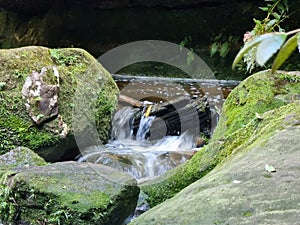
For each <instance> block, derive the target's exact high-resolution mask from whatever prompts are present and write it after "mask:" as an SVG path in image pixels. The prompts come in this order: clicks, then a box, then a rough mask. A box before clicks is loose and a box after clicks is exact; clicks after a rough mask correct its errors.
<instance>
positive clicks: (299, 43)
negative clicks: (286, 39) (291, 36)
mask: <svg viewBox="0 0 300 225" xmlns="http://www.w3.org/2000/svg"><path fill="white" fill-rule="evenodd" d="M297 44H298V50H299V53H300V34H299V33H298V39H297Z"/></svg>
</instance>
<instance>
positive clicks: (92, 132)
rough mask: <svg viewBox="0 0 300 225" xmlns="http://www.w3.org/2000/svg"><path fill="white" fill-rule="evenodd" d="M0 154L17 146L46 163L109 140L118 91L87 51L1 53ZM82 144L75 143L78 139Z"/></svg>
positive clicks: (32, 49)
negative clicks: (32, 153) (29, 150)
mask: <svg viewBox="0 0 300 225" xmlns="http://www.w3.org/2000/svg"><path fill="white" fill-rule="evenodd" d="M0 62H1V63H0V68H1V70H0V83H1V84H2V85H1V92H0V100H1V102H3V104H1V105H0V116H1V118H5V119H4V120H1V121H0V131H1V133H0V140H1V142H0V153H5V152H7V151H9V150H11V149H13V148H15V147H17V146H24V147H28V148H30V149H32V150H34V151H36V152H37V153H38V154H39V155H40V156H42V157H43V158H45V159H46V160H47V161H57V160H60V159H61V158H62V157H64V156H65V155H67V154H69V155H70V156H74V155H76V154H78V146H77V145H79V144H80V148H83V147H85V146H88V145H94V144H95V143H94V140H98V139H99V142H106V141H107V140H108V139H109V131H110V128H111V124H110V122H111V117H112V113H113V111H114V109H115V107H116V105H117V95H118V92H119V91H118V88H117V86H116V84H115V82H114V81H113V79H112V77H111V76H110V74H109V73H108V72H107V71H106V70H105V69H104V68H103V67H102V66H101V65H100V64H99V63H98V61H97V60H96V59H94V58H93V57H92V56H91V55H90V54H89V53H87V52H86V51H84V50H82V49H75V48H68V49H48V48H45V47H35V46H32V47H24V48H17V49H8V50H3V49H2V50H0ZM75 135H76V136H77V137H79V139H80V138H81V139H80V140H78V139H77V140H76V141H77V145H76V142H75V138H74V136H75Z"/></svg>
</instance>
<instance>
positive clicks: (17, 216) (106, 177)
mask: <svg viewBox="0 0 300 225" xmlns="http://www.w3.org/2000/svg"><path fill="white" fill-rule="evenodd" d="M0 177H1V178H0V181H1V186H0V188H1V189H0V202H1V204H0V223H1V220H2V222H4V223H5V224H12V223H16V224H70V225H71V224H91V225H92V224H95V225H120V224H122V223H123V222H124V221H125V220H126V219H127V218H128V217H129V216H130V215H131V214H132V213H133V211H134V209H135V206H136V202H137V198H138V195H139V187H138V186H137V182H136V180H135V179H133V178H132V177H131V176H129V175H127V174H125V173H122V172H120V171H118V170H115V169H112V168H111V167H106V166H103V165H97V164H89V163H76V162H60V163H54V164H51V165H47V166H27V167H22V168H20V167H19V168H8V169H6V170H4V169H2V170H0Z"/></svg>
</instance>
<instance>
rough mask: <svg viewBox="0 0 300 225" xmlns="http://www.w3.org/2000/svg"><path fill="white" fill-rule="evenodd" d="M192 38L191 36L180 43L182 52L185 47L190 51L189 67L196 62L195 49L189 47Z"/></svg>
mask: <svg viewBox="0 0 300 225" xmlns="http://www.w3.org/2000/svg"><path fill="white" fill-rule="evenodd" d="M191 42H192V38H191V36H186V37H185V38H184V39H183V40H182V41H181V42H180V43H179V46H180V51H182V49H183V47H186V48H188V49H189V50H190V51H188V53H187V56H186V63H187V65H191V63H192V62H193V61H194V49H193V48H191V47H189V45H191Z"/></svg>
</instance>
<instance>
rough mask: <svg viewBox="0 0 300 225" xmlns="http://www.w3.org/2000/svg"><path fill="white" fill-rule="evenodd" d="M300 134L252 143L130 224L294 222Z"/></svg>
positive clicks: (292, 131) (298, 216)
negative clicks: (268, 166) (267, 166)
mask: <svg viewBox="0 0 300 225" xmlns="http://www.w3.org/2000/svg"><path fill="white" fill-rule="evenodd" d="M299 135H300V127H299V126H298V127H293V128H288V129H285V130H282V131H278V132H277V133H276V134H275V135H274V136H272V137H270V138H267V139H263V140H261V141H260V142H257V143H256V144H255V145H254V146H251V147H249V148H248V149H245V151H243V152H241V153H239V154H237V155H234V156H232V157H231V159H229V160H227V161H226V162H225V163H224V164H222V165H220V166H218V167H216V168H215V169H214V170H213V171H212V172H211V173H209V174H208V175H207V176H205V177H204V178H202V179H200V180H199V181H197V182H195V183H194V184H192V185H190V186H189V187H187V188H186V189H184V190H183V191H181V192H180V193H179V194H178V195H176V196H175V197H174V198H172V199H170V200H167V201H166V202H164V203H162V204H161V205H158V206H157V207H155V208H153V209H151V210H149V211H148V212H146V213H144V214H142V215H141V216H140V217H138V218H137V219H136V220H135V221H133V223H131V224H139V225H142V224H156V225H158V224H161V225H163V224H178V225H179V224H188V225H192V224H195V225H196V224H197V225H199V224H298V222H299V220H300V195H299V191H300V179H299V177H300V161H299V159H300V147H299V146H300V140H299ZM266 163H267V164H269V165H272V166H273V167H275V168H276V172H275V173H269V172H267V171H265V164H266Z"/></svg>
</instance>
